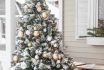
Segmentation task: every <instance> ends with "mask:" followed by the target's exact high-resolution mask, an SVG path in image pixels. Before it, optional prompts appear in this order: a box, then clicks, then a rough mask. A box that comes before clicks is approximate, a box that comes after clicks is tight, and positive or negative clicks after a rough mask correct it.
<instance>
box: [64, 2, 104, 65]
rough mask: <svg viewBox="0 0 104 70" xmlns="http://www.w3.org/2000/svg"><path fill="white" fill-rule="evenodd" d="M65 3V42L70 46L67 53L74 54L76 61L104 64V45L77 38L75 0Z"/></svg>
mask: <svg viewBox="0 0 104 70" xmlns="http://www.w3.org/2000/svg"><path fill="white" fill-rule="evenodd" d="M64 5H65V8H64V13H65V15H64V16H65V18H64V19H65V23H64V33H65V34H64V39H65V42H64V43H65V45H66V46H68V47H67V48H66V50H65V52H66V54H67V55H69V56H72V57H73V58H74V60H75V61H82V62H86V63H97V64H104V46H90V45H88V44H86V40H77V39H75V32H76V30H75V29H76V27H75V25H76V23H75V22H76V20H75V18H76V17H75V12H76V10H75V0H65V4H64Z"/></svg>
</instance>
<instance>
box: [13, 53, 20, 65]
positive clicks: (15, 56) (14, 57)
mask: <svg viewBox="0 0 104 70" xmlns="http://www.w3.org/2000/svg"><path fill="white" fill-rule="evenodd" d="M18 61H19V56H17V55H14V56H13V62H15V63H17V62H18Z"/></svg>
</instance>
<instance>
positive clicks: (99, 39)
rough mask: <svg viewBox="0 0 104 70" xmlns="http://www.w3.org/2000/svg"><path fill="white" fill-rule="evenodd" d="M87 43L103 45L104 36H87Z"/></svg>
mask: <svg viewBox="0 0 104 70" xmlns="http://www.w3.org/2000/svg"><path fill="white" fill-rule="evenodd" d="M87 44H89V45H104V37H88V38H87Z"/></svg>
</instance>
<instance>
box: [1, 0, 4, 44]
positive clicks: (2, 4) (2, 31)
mask: <svg viewBox="0 0 104 70" xmlns="http://www.w3.org/2000/svg"><path fill="white" fill-rule="evenodd" d="M0 44H5V0H0Z"/></svg>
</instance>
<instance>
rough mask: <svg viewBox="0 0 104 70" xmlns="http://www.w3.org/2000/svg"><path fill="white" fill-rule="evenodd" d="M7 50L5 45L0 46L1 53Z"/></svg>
mask: <svg viewBox="0 0 104 70" xmlns="http://www.w3.org/2000/svg"><path fill="white" fill-rule="evenodd" d="M5 50H6V45H5V44H0V51H5ZM0 70H1V69H0Z"/></svg>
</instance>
